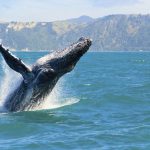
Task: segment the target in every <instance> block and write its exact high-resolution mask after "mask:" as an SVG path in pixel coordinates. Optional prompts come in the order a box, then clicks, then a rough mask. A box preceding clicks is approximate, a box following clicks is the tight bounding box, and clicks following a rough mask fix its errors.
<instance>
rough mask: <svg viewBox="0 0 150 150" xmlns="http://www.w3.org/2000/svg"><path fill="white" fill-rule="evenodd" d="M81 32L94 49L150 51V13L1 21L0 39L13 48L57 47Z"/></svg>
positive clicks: (53, 48) (69, 41)
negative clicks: (51, 19)
mask: <svg viewBox="0 0 150 150" xmlns="http://www.w3.org/2000/svg"><path fill="white" fill-rule="evenodd" d="M81 36H86V37H90V38H92V39H93V45H92V48H91V50H94V51H112V50H113V51H120V50H121V51H139V50H143V51H150V15H110V16H106V17H103V18H97V19H92V18H90V17H88V16H81V17H79V18H75V19H69V20H65V21H55V22H38V23H36V22H26V23H23V22H8V23H0V42H2V43H3V44H4V45H5V46H8V47H9V48H10V49H12V50H13V49H15V50H55V49H59V48H64V47H65V46H67V45H68V44H70V43H72V42H74V41H76V40H77V39H78V38H79V37H81Z"/></svg>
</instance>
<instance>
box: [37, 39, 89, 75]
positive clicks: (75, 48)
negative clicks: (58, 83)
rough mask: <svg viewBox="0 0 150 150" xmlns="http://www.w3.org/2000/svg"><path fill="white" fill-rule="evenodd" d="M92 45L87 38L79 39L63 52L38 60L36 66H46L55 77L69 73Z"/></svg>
mask: <svg viewBox="0 0 150 150" xmlns="http://www.w3.org/2000/svg"><path fill="white" fill-rule="evenodd" d="M91 44H92V40H91V39H89V38H83V37H81V38H80V39H79V40H78V41H77V42H76V43H73V44H72V45H71V46H69V47H68V48H66V49H64V50H59V51H56V52H53V53H51V54H49V55H47V56H45V57H43V58H41V59H39V60H38V62H37V63H38V64H39V65H42V66H48V67H49V68H51V70H53V72H54V73H55V74H56V75H60V76H61V75H63V74H65V73H67V72H70V71H71V70H72V69H73V68H74V67H75V65H76V64H77V62H78V61H79V59H80V58H81V56H83V55H84V54H85V53H86V52H87V51H88V49H89V47H90V46H91Z"/></svg>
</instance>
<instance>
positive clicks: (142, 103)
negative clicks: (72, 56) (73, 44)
mask: <svg viewBox="0 0 150 150" xmlns="http://www.w3.org/2000/svg"><path fill="white" fill-rule="evenodd" d="M45 54H46V52H15V55H17V56H18V57H20V58H22V59H23V60H24V62H26V63H27V64H33V63H34V62H35V61H36V60H37V59H38V58H40V57H41V56H44V55H45ZM19 76H20V75H19V74H17V73H14V71H11V70H10V69H9V68H8V67H7V65H6V64H5V62H4V60H2V57H0V98H1V102H0V103H1V105H2V103H3V101H4V100H5V97H6V95H7V94H8V93H9V92H10V91H11V90H12V89H13V88H15V86H16V84H17V81H18V77H19ZM19 78H20V77H19ZM46 101H47V102H46V104H45V105H43V106H42V107H41V108H37V110H33V111H26V112H18V113H5V112H1V113H0V150H71V149H73V150H148V149H150V53H149V52H100V53H97V52H91V53H87V54H86V55H85V56H83V57H82V58H81V60H80V61H79V62H78V64H77V66H76V67H75V69H74V70H73V71H72V72H71V73H69V74H66V75H65V76H64V77H63V78H61V79H60V80H59V82H58V84H57V86H56V88H55V89H54V91H53V93H52V95H51V96H50V97H48V99H47V100H46ZM1 107H3V106H1ZM2 109H3V108H1V110H2Z"/></svg>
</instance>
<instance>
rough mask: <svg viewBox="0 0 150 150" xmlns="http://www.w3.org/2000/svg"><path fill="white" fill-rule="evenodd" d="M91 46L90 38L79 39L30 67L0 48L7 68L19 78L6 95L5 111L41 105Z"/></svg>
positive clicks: (21, 109)
mask: <svg viewBox="0 0 150 150" xmlns="http://www.w3.org/2000/svg"><path fill="white" fill-rule="evenodd" d="M91 44H92V41H91V39H88V38H83V37H82V38H80V39H79V40H78V41H77V42H76V43H73V44H72V45H70V46H69V47H67V48H65V49H64V50H58V51H55V52H53V53H49V54H47V55H46V56H44V57H42V58H40V59H38V60H37V62H36V63H35V64H34V65H33V66H32V67H29V66H27V65H26V64H25V63H24V62H23V61H22V60H21V59H19V58H17V57H16V56H14V55H13V54H12V53H11V52H10V51H9V50H8V49H5V48H4V47H3V46H2V45H0V53H1V54H2V56H3V57H4V59H5V61H6V63H7V64H8V66H9V67H10V68H11V69H13V70H14V71H16V72H18V73H20V74H21V75H22V77H23V78H22V80H21V81H20V84H19V85H18V87H16V89H14V90H13V92H11V93H10V94H9V95H8V96H7V98H6V100H5V103H4V107H5V109H6V110H7V111H10V112H14V111H24V110H30V109H32V108H34V107H35V106H37V105H39V104H40V103H41V102H43V101H44V98H45V97H46V96H48V95H49V94H50V92H51V91H52V89H53V88H54V86H55V85H56V83H57V81H58V80H59V78H60V77H62V76H63V75H64V74H66V73H67V72H70V71H71V70H72V69H73V68H74V67H75V65H76V63H77V62H78V61H79V59H80V58H81V56H82V55H83V54H85V53H86V52H87V51H88V49H89V47H90V46H91Z"/></svg>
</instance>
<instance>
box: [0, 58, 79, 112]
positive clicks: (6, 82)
mask: <svg viewBox="0 0 150 150" xmlns="http://www.w3.org/2000/svg"><path fill="white" fill-rule="evenodd" d="M2 70H3V74H4V75H3V77H2V79H1V81H2V82H1V85H0V112H2V111H5V109H4V107H3V105H4V102H5V100H6V97H7V96H8V95H9V94H10V93H11V92H12V91H13V90H15V88H16V87H17V86H18V85H19V83H20V80H21V78H22V77H21V76H19V75H18V73H16V72H15V71H13V70H11V69H10V68H9V67H8V66H7V64H6V63H5V61H4V60H2ZM64 82H65V80H64V79H61V80H60V81H59V82H58V83H57V84H56V86H55V88H54V89H53V91H52V92H51V93H50V95H49V96H48V97H47V98H45V100H44V102H43V103H42V104H41V105H39V106H36V107H35V108H34V109H32V111H34V110H41V109H54V108H59V107H63V106H66V105H72V104H74V103H77V102H79V99H77V98H64V95H65V92H64Z"/></svg>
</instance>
